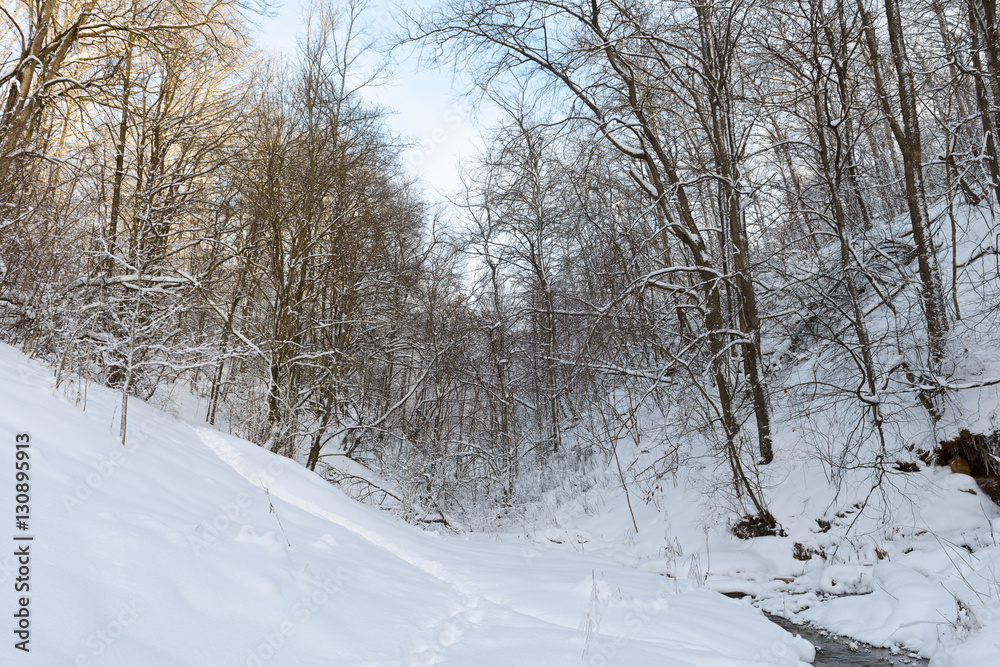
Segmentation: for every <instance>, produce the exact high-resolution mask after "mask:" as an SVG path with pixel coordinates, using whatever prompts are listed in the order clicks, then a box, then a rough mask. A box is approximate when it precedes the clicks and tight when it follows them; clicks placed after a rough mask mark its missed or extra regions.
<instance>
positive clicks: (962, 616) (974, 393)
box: [504, 206, 1000, 667]
mask: <svg viewBox="0 0 1000 667" xmlns="http://www.w3.org/2000/svg"><path fill="white" fill-rule="evenodd" d="M937 214H938V215H941V216H943V214H944V212H943V211H941V210H938V211H937ZM956 217H957V222H958V225H957V227H958V241H959V242H958V248H957V251H956V253H955V255H956V258H957V260H958V264H959V265H960V269H959V271H958V290H957V297H958V301H959V304H960V307H961V312H962V319H960V320H957V321H955V322H954V324H953V327H952V332H951V350H950V354H949V360H948V363H947V364H946V368H945V369H944V373H945V374H946V376H945V377H943V378H942V379H941V381H942V382H943V383H945V384H947V385H948V386H949V387H951V390H950V391H949V394H948V397H947V404H946V408H945V411H944V415H943V416H942V418H941V420H940V421H939V422H937V423H932V420H930V419H929V417H928V415H927V412H926V411H925V410H924V409H923V408H922V407H921V406H920V405H919V404H918V402H917V401H916V399H915V398H914V394H913V392H912V391H910V390H907V389H906V387H905V386H904V387H903V388H899V386H900V385H899V384H895V385H894V386H895V387H896V390H895V392H891V391H890V392H886V393H885V394H884V395H882V396H880V397H879V398H880V400H881V401H883V402H882V405H881V407H882V409H883V411H884V412H883V414H886V415H890V416H891V418H890V419H888V420H887V426H886V429H887V446H886V449H885V451H884V452H882V453H880V452H879V449H878V446H877V442H878V441H877V440H876V439H875V438H873V437H871V436H870V434H869V437H868V439H867V440H866V441H865V440H862V439H859V438H857V433H858V432H859V430H860V429H859V426H858V424H859V423H860V422H859V420H858V412H859V410H858V408H857V405H858V403H857V402H856V401H855V402H854V407H853V408H852V407H851V400H853V399H851V397H847V399H844V398H843V397H839V399H838V400H832V399H831V398H830V397H829V396H826V397H824V396H820V397H818V398H814V397H810V393H811V392H812V391H813V388H814V387H815V386H816V385H815V384H812V382H813V381H814V380H815V379H817V378H818V379H819V381H820V384H822V383H823V382H829V383H833V384H835V385H837V386H842V387H843V386H856V380H855V381H854V384H851V382H852V380H851V377H850V376H849V375H845V373H849V372H850V366H851V365H850V364H849V363H847V364H845V363H844V358H845V357H846V356H847V355H846V353H845V351H844V349H843V348H838V347H836V346H833V345H827V346H826V347H823V346H816V347H814V348H812V349H807V350H805V351H803V352H801V353H800V354H799V355H798V357H797V358H792V359H791V361H790V362H789V363H788V364H787V366H788V368H787V370H786V374H785V375H784V376H783V377H780V378H772V383H773V384H774V386H775V387H777V388H779V389H780V387H781V386H782V383H783V384H784V386H785V387H789V388H794V387H805V388H806V390H805V391H802V392H800V393H799V394H797V395H796V394H795V392H794V391H793V390H791V389H790V390H789V391H788V392H775V393H776V394H778V396H777V397H776V399H775V402H774V408H775V423H776V424H778V428H777V432H776V433H775V460H774V462H773V463H772V464H770V465H769V466H767V467H766V468H765V467H761V468H760V469H759V470H758V474H759V478H758V480H759V483H760V486H761V488H762V490H763V495H764V497H765V498H766V501H767V503H768V507H769V509H770V511H771V512H772V513H773V514H774V516H775V517H776V519H777V521H778V522H779V524H780V525H781V526H782V528H783V529H784V531H785V532H786V535H784V536H769V537H759V538H754V539H751V540H746V541H741V540H738V539H736V538H735V537H734V536H733V534H732V532H731V530H730V525H731V524H732V522H733V521H734V511H733V508H732V507H727V506H725V500H724V499H723V500H720V496H725V491H726V488H725V482H724V481H721V482H720V480H724V479H725V474H726V473H725V470H720V468H719V466H718V461H719V459H718V458H717V457H716V458H712V457H709V456H706V455H705V453H704V451H699V450H698V447H699V445H696V446H686V449H685V448H684V447H682V448H681V449H682V451H681V453H680V454H679V455H678V456H680V457H682V458H684V461H683V463H682V464H681V465H678V466H677V467H676V469H675V470H674V471H673V472H672V473H670V472H666V473H665V474H662V476H661V477H660V478H659V479H651V478H650V476H649V475H646V480H645V481H643V480H642V479H641V478H642V474H638V475H637V477H639V478H640V479H639V480H638V481H637V482H631V483H630V484H631V486H632V489H631V491H632V492H631V497H630V500H631V505H632V508H633V509H634V512H635V521H636V526H637V527H638V532H636V531H635V528H634V527H633V519H632V517H631V516H630V512H629V508H628V502H627V500H626V498H625V496H624V494H623V493H622V491H621V486H620V482H619V479H618V477H617V473H615V472H609V474H608V475H607V476H606V479H604V480H603V481H600V480H599V481H597V482H596V483H595V485H594V488H592V489H591V490H589V491H588V492H587V493H585V494H583V495H581V496H579V497H574V496H573V495H572V494H569V493H561V494H560V493H558V492H557V491H556V492H551V493H550V494H549V495H550V497H549V498H547V499H545V500H543V501H541V502H539V503H536V506H535V507H533V508H529V510H528V511H527V512H526V514H525V517H527V518H525V519H522V520H521V521H520V522H516V521H515V522H511V523H509V524H508V527H507V532H506V534H505V535H504V538H505V539H507V540H526V541H528V542H532V543H544V544H550V545H558V546H559V547H560V548H563V549H566V550H574V551H577V552H580V553H586V554H591V555H601V556H605V557H608V558H610V559H612V560H615V561H616V562H619V563H621V564H623V565H626V566H629V567H634V568H636V569H638V570H641V571H646V572H654V573H657V574H665V575H669V576H671V577H674V578H675V579H676V580H679V581H681V580H685V579H688V580H690V579H692V578H693V579H698V580H700V582H701V585H702V586H703V587H705V588H708V589H712V590H716V591H721V592H726V593H731V594H738V593H745V594H747V595H749V596H752V597H753V598H754V601H755V602H754V603H755V604H756V605H757V606H758V607H760V608H762V609H764V610H766V611H767V612H769V613H772V614H775V615H778V616H783V617H786V618H789V619H791V620H793V621H794V622H796V623H809V624H812V625H815V626H818V627H821V628H824V629H826V630H829V631H831V632H833V633H837V634H840V635H844V636H846V637H849V638H853V639H856V640H859V641H862V642H866V643H868V644H871V645H874V646H879V647H887V648H891V649H892V650H893V651H899V652H901V653H903V654H916V655H920V656H922V657H924V658H929V659H930V664H931V666H932V667H964V666H972V665H995V664H1000V509H998V507H997V505H996V504H994V503H993V501H991V500H990V498H989V497H987V495H986V494H985V493H984V492H983V491H982V490H981V489H979V488H978V487H977V485H976V482H975V480H974V479H973V478H972V477H970V476H968V475H965V474H954V473H952V472H951V470H949V469H948V468H947V467H937V466H928V465H926V464H925V463H924V462H922V461H920V460H919V458H918V456H917V453H918V452H919V451H920V450H923V451H925V452H931V451H933V450H934V449H935V447H936V446H937V444H938V443H939V442H941V441H945V440H948V439H951V438H954V437H955V436H956V435H958V433H959V431H960V430H962V429H969V430H971V431H972V432H973V433H983V434H990V433H994V432H997V431H1000V382H997V380H998V379H1000V326H998V325H997V324H996V317H997V310H996V306H997V304H998V303H1000V294H998V280H997V276H998V275H1000V264H998V263H997V259H996V257H997V251H996V240H997V236H996V226H995V219H994V217H993V214H992V213H991V212H990V211H989V210H988V209H987V208H986V207H985V206H983V207H979V208H977V207H960V208H959V209H958V210H957V212H956ZM939 242H940V250H941V255H940V261H941V265H942V266H943V267H948V266H950V263H951V261H952V259H951V255H950V253H951V249H950V242H949V241H948V240H945V239H943V238H941V239H939ZM947 287H948V289H949V290H950V288H951V285H950V284H948V285H947ZM908 307H911V308H912V307H913V304H907V303H906V302H905V301H902V300H901V301H900V303H897V304H896V309H895V310H894V311H893V312H889V311H888V309H886V308H884V307H878V308H873V309H872V310H871V311H870V312H869V321H868V323H867V324H868V326H869V327H870V331H871V333H872V335H873V337H874V338H876V339H882V340H887V341H891V342H892V343H894V345H890V344H887V345H885V350H884V351H886V352H887V353H889V354H892V353H893V350H892V348H893V347H894V346H895V345H899V346H901V347H903V348H905V347H907V345H910V346H911V347H913V348H914V349H916V347H917V345H916V344H917V343H919V342H920V341H919V340H918V339H917V338H918V337H919V335H920V333H919V329H920V327H918V326H917V327H914V326H910V322H911V320H912V321H919V320H917V319H914V318H917V317H919V313H914V312H907V311H906V308H908ZM896 341H900V342H896ZM774 347H776V348H779V349H786V350H787V349H788V348H789V345H788V344H787V342H782V341H779V342H778V343H777V344H776V345H774ZM881 361H882V364H883V367H886V368H887V367H889V366H891V365H893V364H894V363H896V362H895V360H893V359H882V360H881ZM845 367H846V368H847V370H845ZM894 382H897V383H898V380H895V381H894ZM887 384H889V383H887ZM980 385H981V386H980ZM786 394H787V395H786ZM852 409H853V410H854V412H852ZM864 409H865V408H862V410H864ZM862 417H863V415H862ZM642 426H643V431H644V435H643V438H642V440H641V441H640V443H639V444H633V443H627V442H625V441H622V442H621V443H619V446H618V454H619V456H620V458H621V460H622V461H623V462H624V465H625V467H626V472H627V473H628V472H634V471H637V470H641V469H643V466H644V465H645V462H644V460H643V458H644V456H645V457H646V459H648V458H649V456H650V455H649V453H648V452H653V456H655V455H656V453H657V452H658V451H661V450H662V445H660V444H658V441H661V442H662V441H666V442H677V441H678V439H677V438H672V437H671V434H670V432H669V428H670V427H669V424H664V420H663V419H662V418H661V417H658V416H657V415H646V416H645V417H644V418H643V424H642ZM868 428H870V426H869V427H868ZM658 446H659V447H660V448H661V449H660V450H658V449H657V447H658ZM700 446H701V447H704V445H700ZM897 462H902V463H903V464H905V465H902V466H900V465H898V464H897ZM612 464H613V463H612V462H610V461H609V467H610V466H611V465H612ZM913 465H917V467H918V468H919V469H917V470H913V468H912V467H910V466H913ZM906 469H909V470H911V471H909V472H904V470H906ZM616 485H617V486H618V491H617V492H615V491H614V487H615V486H616ZM653 487H655V488H653ZM730 488H731V485H730ZM644 499H645V501H646V502H644V501H643V500H644Z"/></svg>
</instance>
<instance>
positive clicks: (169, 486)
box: [0, 346, 814, 667]
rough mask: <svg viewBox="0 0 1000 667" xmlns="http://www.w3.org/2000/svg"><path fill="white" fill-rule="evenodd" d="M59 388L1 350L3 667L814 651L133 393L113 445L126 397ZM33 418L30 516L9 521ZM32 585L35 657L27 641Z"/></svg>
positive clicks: (693, 582) (725, 658) (537, 661)
mask: <svg viewBox="0 0 1000 667" xmlns="http://www.w3.org/2000/svg"><path fill="white" fill-rule="evenodd" d="M52 384H53V381H52V375H51V374H50V373H49V371H48V369H46V368H44V367H41V366H40V365H37V364H35V363H31V362H28V361H27V360H26V359H25V358H24V356H23V355H21V354H20V353H19V352H17V351H15V350H13V349H12V348H10V347H7V346H0V405H2V406H3V410H2V412H0V442H3V443H4V445H3V447H2V449H0V451H2V452H3V455H2V458H3V460H0V489H2V499H3V500H2V504H0V508H3V511H4V512H6V519H5V521H4V522H5V524H6V525H7V529H6V530H4V531H3V533H2V534H0V539H3V540H4V541H5V542H6V546H5V547H4V548H3V551H2V553H3V556H0V609H2V611H3V613H2V616H3V618H5V619H7V620H6V621H5V624H6V626H7V627H5V628H4V632H3V636H4V637H5V639H4V641H3V647H2V649H0V656H2V657H0V664H2V665H5V666H6V665H39V666H45V667H52V666H62V665H66V666H68V665H78V666H79V665H84V666H85V665H112V666H122V667H157V666H161V665H162V666H169V667H178V666H186V665H205V666H210V667H219V666H222V665H233V666H236V665H241V666H242V665H246V666H255V665H257V666H259V665H288V666H296V667H299V666H304V665H436V664H442V665H580V664H584V665H605V664H608V665H657V664H659V665H678V666H681V665H705V666H711V667H722V666H725V665H733V666H735V665H753V664H758V665H789V666H792V665H799V664H803V662H802V661H805V662H810V661H811V660H812V659H813V656H814V651H813V647H812V646H811V645H809V644H808V643H807V642H805V641H804V640H802V639H798V638H796V637H793V636H792V635H790V634H789V633H787V632H785V631H784V630H782V629H781V628H779V627H778V626H776V625H774V624H772V623H771V622H769V621H768V620H766V618H765V617H764V616H763V615H762V614H761V612H760V611H758V610H757V609H754V608H753V607H751V606H750V605H749V604H748V603H746V602H743V601H738V600H732V599H729V598H727V597H724V596H723V595H721V594H719V593H717V592H713V591H711V590H708V589H706V588H705V587H703V586H701V585H699V583H698V578H697V577H694V578H691V577H687V576H684V577H680V578H668V577H665V576H661V575H660V574H657V573H650V572H643V571H641V570H637V569H635V568H632V567H627V566H623V565H621V564H617V563H616V562H614V560H613V559H612V558H608V557H606V556H602V555H600V554H590V553H574V552H572V551H568V550H565V549H560V548H558V547H555V546H553V547H546V546H542V545H539V544H536V543H527V542H524V543H521V544H510V543H497V542H491V541H487V540H484V539H463V538H460V537H455V536H444V535H439V534H436V533H433V532H425V531H421V530H419V529H416V528H413V527H411V526H408V525H406V524H403V523H401V522H400V521H398V520H396V519H394V518H393V517H392V516H390V515H387V514H385V513H382V512H379V511H378V510H375V509H372V508H369V507H366V506H364V505H361V504H359V503H357V502H355V501H353V500H351V499H349V498H348V497H346V496H345V495H344V494H343V493H341V492H340V491H339V490H337V489H336V488H334V487H332V486H330V485H329V484H327V483H326V482H324V481H323V480H321V479H320V478H319V477H317V476H315V475H313V474H312V473H310V472H308V471H306V470H304V469H303V468H301V467H300V466H299V465H297V464H295V463H293V462H291V461H289V460H287V459H283V458H279V457H277V456H275V455H273V454H270V453H269V452H267V451H264V450H262V449H260V448H258V447H256V446H254V445H252V444H250V443H248V442H245V441H242V440H239V439H237V438H234V437H231V436H228V435H224V434H221V433H219V432H218V431H215V430H212V429H209V428H206V427H203V426H200V425H198V424H196V423H188V422H186V421H183V420H180V419H177V418H175V417H172V416H169V415H167V414H166V413H163V412H161V411H158V410H157V409H155V408H153V407H151V406H149V405H147V404H144V403H142V402H141V401H138V400H134V399H133V400H132V401H130V402H129V415H128V437H127V441H126V444H125V445H124V446H123V445H122V443H121V442H120V441H119V440H118V438H117V433H118V420H119V414H118V409H119V404H120V403H119V397H118V396H117V395H116V394H114V393H113V392H111V391H109V390H107V389H102V388H100V387H96V386H90V387H88V388H86V406H85V407H84V404H83V394H84V391H83V388H82V387H74V386H66V385H64V386H62V387H60V388H58V389H56V388H54V387H53V386H52ZM67 396H71V397H72V400H70V399H68V398H67ZM77 398H79V399H80V400H79V402H78V401H77ZM21 433H27V434H29V435H30V448H29V449H28V450H27V451H29V452H30V459H29V461H30V495H31V500H30V519H29V526H28V530H27V531H20V530H16V528H15V497H14V496H15V479H14V477H15V463H16V458H17V457H16V454H15V440H16V437H17V434H21ZM26 536H30V537H32V538H33V540H32V541H30V542H28V541H23V540H22V541H15V540H14V538H15V537H26ZM26 544H28V545H30V546H29V547H28V552H29V554H30V555H29V556H28V557H27V558H26V560H28V561H29V562H28V564H27V567H28V568H29V569H30V574H28V575H27V583H28V584H29V585H30V591H23V592H16V591H15V586H16V585H17V583H18V579H19V578H21V579H22V580H24V579H25V578H26V577H25V575H24V573H23V572H22V573H19V567H20V564H19V563H18V562H17V561H18V558H17V557H15V555H14V553H15V549H17V548H19V547H23V546H24V545H26ZM22 583H24V581H22ZM21 597H27V598H28V604H27V609H28V614H29V622H28V627H29V631H30V643H28V644H27V647H28V648H29V649H30V652H29V653H23V652H21V651H19V650H18V649H16V648H15V644H16V643H18V642H20V641H23V640H22V639H21V638H19V637H18V636H17V635H16V634H15V633H14V632H13V631H14V630H15V629H16V624H17V623H18V619H16V618H15V617H14V614H15V613H18V610H19V609H20V608H21V607H20V600H19V598H21Z"/></svg>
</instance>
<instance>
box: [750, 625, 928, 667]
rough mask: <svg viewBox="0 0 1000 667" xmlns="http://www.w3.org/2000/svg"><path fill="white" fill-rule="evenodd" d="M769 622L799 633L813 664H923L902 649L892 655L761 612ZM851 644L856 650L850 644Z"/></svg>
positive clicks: (886, 666)
mask: <svg viewBox="0 0 1000 667" xmlns="http://www.w3.org/2000/svg"><path fill="white" fill-rule="evenodd" d="M765 615H766V616H767V618H768V619H770V620H771V622H773V623H776V624H778V625H780V626H781V627H783V628H784V629H785V630H788V631H789V632H791V633H792V634H793V635H799V636H800V637H802V638H803V639H805V640H807V641H809V642H811V643H812V645H813V646H815V647H816V661H815V662H813V667H845V666H848V667H889V666H890V665H891V666H893V667H897V666H903V665H905V666H906V667H919V666H925V665H927V661H926V660H924V659H923V658H913V657H910V656H909V655H908V653H907V652H906V651H904V652H902V653H898V654H896V655H893V653H892V652H891V651H890V650H889V649H885V648H873V647H870V646H867V645H865V644H862V643H861V642H855V641H853V640H851V639H849V638H847V637H838V636H836V635H830V634H827V633H824V632H822V631H821V630H819V629H817V628H815V627H812V626H810V625H796V624H794V623H792V622H791V621H789V620H788V619H786V618H782V617H780V616H773V615H772V614H765ZM851 645H854V646H856V647H857V650H854V649H852V648H851V647H850V646H851Z"/></svg>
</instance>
